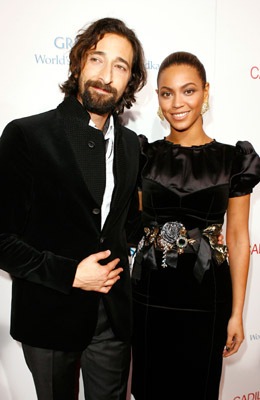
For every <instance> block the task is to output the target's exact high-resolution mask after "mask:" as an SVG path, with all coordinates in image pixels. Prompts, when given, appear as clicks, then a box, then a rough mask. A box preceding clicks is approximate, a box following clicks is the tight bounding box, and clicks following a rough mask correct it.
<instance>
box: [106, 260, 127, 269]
mask: <svg viewBox="0 0 260 400" xmlns="http://www.w3.org/2000/svg"><path fill="white" fill-rule="evenodd" d="M119 261H120V259H119V258H115V259H114V260H112V261H110V262H109V263H108V264H107V265H105V267H106V269H107V271H112V270H113V269H115V267H116V266H117V264H118V263H119ZM122 270H123V269H122Z"/></svg>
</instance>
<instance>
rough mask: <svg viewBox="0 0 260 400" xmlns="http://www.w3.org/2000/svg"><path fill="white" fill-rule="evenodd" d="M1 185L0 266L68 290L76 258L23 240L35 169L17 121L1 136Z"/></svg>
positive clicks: (11, 271)
mask: <svg viewBox="0 0 260 400" xmlns="http://www.w3.org/2000/svg"><path fill="white" fill-rule="evenodd" d="M0 188H1V194H0V268H1V269H3V270H5V271H7V272H8V273H10V274H11V276H13V277H15V278H20V279H26V280H28V281H31V282H34V283H37V284H41V285H44V286H47V287H49V288H52V289H55V290H58V291H60V292H63V293H66V294H69V293H70V291H71V288H72V283H73V280H74V276H75V272H76V268H77V265H78V261H77V260H73V259H69V258H66V257H62V256H59V255H56V254H53V253H52V252H49V251H39V250H37V249H36V248H34V247H33V246H31V245H30V244H29V243H26V242H25V241H24V240H23V234H24V231H25V230H26V226H27V222H28V219H29V218H30V211H31V207H32V204H33V201H34V173H33V162H32V156H31V153H30V150H29V146H28V143H27V141H26V135H25V134H24V131H23V129H22V128H21V127H20V126H19V123H18V122H16V121H13V122H11V123H10V124H8V125H7V127H6V128H5V130H4V132H3V134H2V136H1V137H0Z"/></svg>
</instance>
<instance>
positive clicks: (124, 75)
mask: <svg viewBox="0 0 260 400" xmlns="http://www.w3.org/2000/svg"><path fill="white" fill-rule="evenodd" d="M132 62H133V48H132V45H131V43H130V42H129V41H128V40H127V39H126V38H125V37H123V36H119V35H117V34H114V33H107V34H105V36H104V37H103V39H101V40H100V41H99V42H98V43H97V45H96V48H95V49H90V50H89V51H88V52H87V58H86V62H85V65H84V67H83V69H82V71H81V74H80V77H79V94H78V99H79V101H80V102H81V103H82V104H83V106H84V107H85V108H86V110H87V111H89V112H92V113H95V114H99V115H104V114H109V113H111V112H112V111H113V110H114V108H115V106H116V104H117V102H118V100H119V99H120V98H121V97H122V95H123V93H124V91H125V89H126V87H127V84H128V82H129V79H130V77H131V68H132Z"/></svg>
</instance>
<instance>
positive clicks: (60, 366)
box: [22, 300, 130, 400]
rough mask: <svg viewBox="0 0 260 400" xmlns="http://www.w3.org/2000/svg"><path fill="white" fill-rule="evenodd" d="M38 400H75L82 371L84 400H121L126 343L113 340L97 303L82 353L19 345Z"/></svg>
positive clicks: (125, 376) (125, 377)
mask: <svg viewBox="0 0 260 400" xmlns="http://www.w3.org/2000/svg"><path fill="white" fill-rule="evenodd" d="M22 347H23V352H24V356H25V360H26V363H27V365H28V367H29V369H30V371H31V373H32V375H33V379H34V384H35V388H36V392H37V398H38V400H76V399H77V398H78V388H79V371H80V367H81V369H82V376H83V383H84V393H85V399H86V400H125V399H126V390H127V380H128V373H129V364H130V343H125V342H122V341H120V340H118V339H116V338H115V336H114V334H113V331H112V329H111V327H110V324H109V321H108V318H107V314H106V311H105V308H104V305H103V301H102V300H101V301H100V307H99V317H98V322H97V326H96V330H95V334H94V336H93V338H92V341H91V343H90V344H89V346H88V347H87V348H86V350H84V351H83V352H63V351H56V350H50V349H41V348H37V347H32V346H28V345H26V344H22Z"/></svg>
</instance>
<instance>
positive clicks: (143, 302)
mask: <svg viewBox="0 0 260 400" xmlns="http://www.w3.org/2000/svg"><path fill="white" fill-rule="evenodd" d="M156 258H157V266H158V269H157V270H155V269H151V267H150V266H149V265H146V263H145V261H143V265H142V276H141V280H140V281H134V282H133V305H134V337H133V380H132V394H133V395H134V397H135V400H175V399H176V400H180V399H193V400H217V399H218V392H219V382H220V377H221V369H222V352H223V349H224V346H225V342H226V337H227V323H228V320H229V317H230V314H231V301H232V300H231V298H232V290H231V279H230V271H229V266H228V263H227V262H224V263H223V264H221V265H217V264H215V263H214V261H212V262H211V267H210V269H209V270H208V271H206V273H205V275H204V277H203V280H202V282H201V283H199V282H198V281H197V279H196V278H195V277H194V273H193V266H194V263H195V260H196V255H195V254H185V253H184V254H182V255H180V256H179V260H178V264H177V268H172V267H166V268H163V267H161V252H159V251H156Z"/></svg>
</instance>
